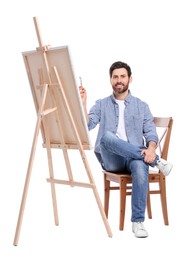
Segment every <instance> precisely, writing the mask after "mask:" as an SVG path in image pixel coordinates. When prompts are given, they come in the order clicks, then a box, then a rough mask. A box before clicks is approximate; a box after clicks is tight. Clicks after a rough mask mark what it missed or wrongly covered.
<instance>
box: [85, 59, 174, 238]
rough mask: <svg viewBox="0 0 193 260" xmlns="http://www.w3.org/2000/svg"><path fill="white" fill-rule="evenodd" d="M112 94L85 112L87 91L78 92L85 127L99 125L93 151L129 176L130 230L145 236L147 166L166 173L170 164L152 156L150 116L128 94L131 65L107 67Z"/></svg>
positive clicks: (153, 136) (113, 169)
mask: <svg viewBox="0 0 193 260" xmlns="http://www.w3.org/2000/svg"><path fill="white" fill-rule="evenodd" d="M109 74H110V82H111V86H112V89H113V94H112V95H110V96H108V97H105V98H103V99H100V100H97V101H96V103H95V105H94V106H93V107H92V108H91V109H90V111H89V113H87V108H86V100H87V93H86V89H85V88H84V87H83V86H80V95H81V98H82V102H83V107H84V111H85V115H86V119H87V123H88V128H89V130H91V129H93V128H95V127H96V126H97V124H99V131H98V135H97V139H96V143H95V154H96V157H97V159H98V160H99V162H100V164H101V166H102V168H103V169H104V170H106V171H111V172H122V171H124V172H128V174H131V175H132V203H131V204H132V216H131V221H132V231H133V232H134V234H135V236H136V237H147V236H148V232H147V231H146V229H145V227H144V224H143V222H144V220H145V210H146V199H147V192H148V168H149V166H151V167H155V166H156V167H157V168H158V169H160V171H161V172H162V173H163V174H165V175H166V176H167V175H168V174H169V173H170V171H171V169H172V164H170V163H168V162H167V161H165V160H163V159H161V158H159V156H158V155H156V147H157V142H158V136H157V133H156V127H155V124H154V122H153V115H152V113H151V111H150V109H149V106H148V105H147V103H145V102H144V101H142V100H140V99H139V98H137V97H134V96H132V95H131V92H130V90H129V84H130V83H131V82H132V75H131V74H132V73H131V68H130V66H129V65H128V64H126V63H124V62H121V61H118V62H115V63H113V64H112V65H111V67H110V69H109Z"/></svg>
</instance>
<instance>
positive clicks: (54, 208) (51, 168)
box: [43, 118, 59, 226]
mask: <svg viewBox="0 0 193 260" xmlns="http://www.w3.org/2000/svg"><path fill="white" fill-rule="evenodd" d="M43 123H44V129H45V137H46V150H47V157H48V167H49V172H50V179H51V180H52V179H54V170H53V162H52V153H51V147H50V136H49V131H48V128H47V126H46V118H44V120H43ZM50 185H51V193H52V204H53V211H54V221H55V225H57V226H58V225H59V217H58V208H57V200H56V191H55V184H54V183H53V182H50Z"/></svg>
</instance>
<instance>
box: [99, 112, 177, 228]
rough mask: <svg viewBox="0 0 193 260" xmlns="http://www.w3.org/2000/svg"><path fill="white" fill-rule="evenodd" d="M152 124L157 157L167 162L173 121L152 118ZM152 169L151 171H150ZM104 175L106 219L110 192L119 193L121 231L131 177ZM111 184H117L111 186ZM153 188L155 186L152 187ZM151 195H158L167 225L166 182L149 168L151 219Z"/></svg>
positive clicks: (148, 202)
mask: <svg viewBox="0 0 193 260" xmlns="http://www.w3.org/2000/svg"><path fill="white" fill-rule="evenodd" d="M154 122H155V125H156V129H157V133H158V136H159V142H158V148H157V151H156V152H158V151H159V153H158V154H159V155H160V157H161V158H163V159H165V160H167V156H168V150H169V144H170V136H171V131H172V125H173V119H172V117H154ZM152 169H153V170H152ZM103 173H104V209H105V213H106V216H107V218H108V209H109V197H110V191H111V190H119V191H120V220H119V229H120V230H123V228H124V218H125V205H126V196H127V195H131V194H132V177H131V175H129V174H128V173H124V172H122V173H112V172H107V171H103ZM111 182H112V183H117V184H118V185H117V184H113V185H114V186H113V185H112V186H111ZM151 183H158V184H159V185H158V188H157V187H156V189H155V187H154V189H151V186H152V185H150V184H151ZM115 185H116V186H115ZM154 186H155V185H154ZM151 194H160V199H161V205H162V213H163V219H164V224H165V225H169V221H168V212H167V198H166V180H165V176H164V175H163V173H161V172H159V171H158V170H157V171H156V169H154V168H151V167H150V168H149V190H148V196H147V213H148V217H149V218H150V219H151V218H152V211H151V201H150V195H151Z"/></svg>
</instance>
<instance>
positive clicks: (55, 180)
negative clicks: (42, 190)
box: [47, 178, 96, 189]
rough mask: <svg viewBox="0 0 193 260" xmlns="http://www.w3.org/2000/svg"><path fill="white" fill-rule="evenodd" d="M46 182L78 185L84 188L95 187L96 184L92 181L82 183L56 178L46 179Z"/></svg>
mask: <svg viewBox="0 0 193 260" xmlns="http://www.w3.org/2000/svg"><path fill="white" fill-rule="evenodd" d="M47 182H50V183H57V184H65V185H70V186H78V187H84V188H92V189H93V188H95V187H96V185H95V184H94V183H84V182H77V181H66V180H58V179H50V178H48V179H47Z"/></svg>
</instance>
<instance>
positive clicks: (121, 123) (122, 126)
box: [116, 99, 127, 141]
mask: <svg viewBox="0 0 193 260" xmlns="http://www.w3.org/2000/svg"><path fill="white" fill-rule="evenodd" d="M116 103H117V104H118V105H119V123H118V128H117V133H116V135H117V136H118V137H119V138H120V139H122V140H124V141H127V135H126V131H125V120H124V111H125V101H124V100H118V99H116Z"/></svg>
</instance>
